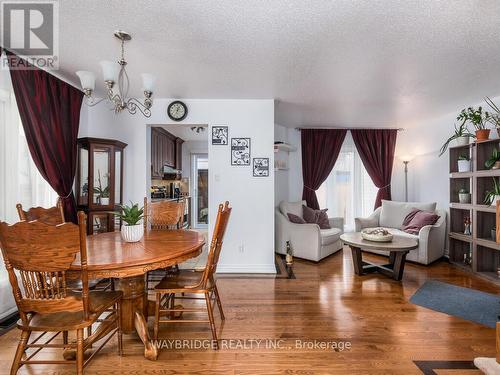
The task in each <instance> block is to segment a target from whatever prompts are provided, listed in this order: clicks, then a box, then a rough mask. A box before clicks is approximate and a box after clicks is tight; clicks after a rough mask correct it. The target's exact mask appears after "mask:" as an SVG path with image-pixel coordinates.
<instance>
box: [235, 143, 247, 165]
mask: <svg viewBox="0 0 500 375" xmlns="http://www.w3.org/2000/svg"><path fill="white" fill-rule="evenodd" d="M231 165H250V138H231Z"/></svg>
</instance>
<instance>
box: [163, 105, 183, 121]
mask: <svg viewBox="0 0 500 375" xmlns="http://www.w3.org/2000/svg"><path fill="white" fill-rule="evenodd" d="M187 114H188V109H187V106H186V104H184V103H183V102H181V101H180V100H176V101H175V102H172V103H170V104H169V105H168V107H167V115H168V117H170V119H172V120H174V121H182V120H184V119H185V118H186V116H187Z"/></svg>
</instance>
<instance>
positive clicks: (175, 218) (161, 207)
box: [143, 197, 186, 230]
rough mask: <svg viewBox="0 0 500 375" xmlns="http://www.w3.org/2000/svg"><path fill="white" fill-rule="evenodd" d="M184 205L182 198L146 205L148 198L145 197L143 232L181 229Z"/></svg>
mask: <svg viewBox="0 0 500 375" xmlns="http://www.w3.org/2000/svg"><path fill="white" fill-rule="evenodd" d="M185 204H186V203H185V201H184V199H182V198H180V199H178V200H161V201H157V202H149V203H148V198H147V197H145V198H144V220H143V222H144V230H147V229H151V230H162V229H163V230H169V229H181V228H182V222H183V218H184V209H185Z"/></svg>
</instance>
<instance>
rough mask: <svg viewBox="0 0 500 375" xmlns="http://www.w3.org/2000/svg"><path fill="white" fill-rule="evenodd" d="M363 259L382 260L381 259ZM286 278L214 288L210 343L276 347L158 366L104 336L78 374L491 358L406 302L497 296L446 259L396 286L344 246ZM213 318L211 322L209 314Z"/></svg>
mask: <svg viewBox="0 0 500 375" xmlns="http://www.w3.org/2000/svg"><path fill="white" fill-rule="evenodd" d="M367 258H368V259H371V260H372V261H378V262H383V258H382V257H378V256H374V255H368V256H367ZM294 274H295V277H296V279H269V278H261V279H249V278H241V279H240V278H221V279H220V280H219V282H218V285H219V290H220V293H221V298H222V301H223V305H224V309H225V314H226V321H225V324H224V325H223V327H221V325H220V324H219V330H220V331H219V332H220V334H219V337H220V338H222V339H225V340H229V339H234V340H244V339H246V340H252V339H253V340H258V339H264V340H266V339H267V340H284V341H282V342H280V343H282V344H283V346H284V348H281V349H270V348H265V347H260V348H256V347H255V344H254V348H253V349H246V348H241V347H240V348H235V349H229V348H226V349H222V350H219V351H212V350H204V349H201V350H195V349H162V350H160V355H159V359H158V361H156V362H150V361H147V360H145V359H144V358H143V357H142V349H141V348H142V345H141V344H140V341H139V339H138V338H137V336H135V335H125V337H124V356H123V357H121V358H120V357H118V356H117V354H116V340H114V339H113V340H111V341H110V343H108V345H107V346H106V347H105V348H104V349H103V351H101V353H100V355H98V356H97V357H96V358H95V359H94V360H93V361H92V362H91V363H90V365H89V366H88V367H87V368H86V369H85V370H86V374H119V373H120V374H169V373H171V374H181V373H182V374H216V373H217V374H371V375H372V374H384V375H387V374H421V371H420V370H419V369H418V368H417V366H416V365H415V364H414V363H413V361H415V360H421V361H425V360H465V361H468V360H472V359H473V358H474V357H477V356H490V357H493V356H495V330H494V329H490V328H487V327H483V326H481V325H478V324H475V323H471V322H467V321H465V320H462V319H459V318H454V317H451V316H448V315H446V314H442V313H438V312H434V311H431V310H428V309H426V308H423V307H419V306H416V305H413V304H411V303H409V302H408V300H409V298H410V297H411V295H412V294H413V293H414V292H415V291H416V290H417V289H418V287H419V286H421V285H422V284H423V283H424V282H425V281H426V280H428V279H437V280H440V281H444V282H450V283H453V284H456V285H459V286H464V287H469V288H475V289H480V290H483V291H486V292H492V293H499V291H498V289H497V287H496V286H495V285H493V284H490V283H488V282H487V281H485V280H482V279H480V278H477V277H474V276H472V275H469V274H467V273H465V272H463V271H461V270H458V269H456V268H453V267H452V266H450V265H449V264H447V263H446V262H439V263H437V264H433V265H431V266H428V267H424V266H420V265H415V264H412V263H407V265H406V269H405V273H404V276H403V281H402V282H401V283H400V282H397V281H394V280H391V279H388V278H386V277H383V276H381V275H379V274H372V275H367V276H363V277H358V276H355V275H354V273H353V268H352V259H351V255H350V251H348V249H347V248H346V249H344V251H343V252H339V253H337V254H335V255H333V256H331V257H329V258H327V259H325V260H323V261H322V262H320V263H318V264H315V263H311V262H307V261H300V260H296V262H295V264H294ZM216 320H217V321H218V322H220V320H219V315H218V313H217V314H216ZM151 322H152V321H151V319H150V324H151ZM18 337H19V333H18V331H17V329H14V330H12V331H10V332H8V333H7V334H5V335H4V336H2V337H0V374H5V373H8V369H9V368H10V365H11V360H12V358H13V356H14V352H15V347H16V344H17V340H18ZM160 337H166V338H170V339H172V338H179V339H208V338H209V337H210V330H209V327H208V325H204V324H200V325H196V326H193V325H176V326H164V327H162V330H161V332H160ZM295 340H303V341H309V342H311V341H313V340H318V341H320V342H331V341H343V342H346V341H348V342H350V343H351V346H352V347H351V349H350V350H344V351H334V350H331V349H330V350H322V349H296V348H295V347H294V344H295ZM226 342H227V343H229V341H226ZM234 342H235V343H238V342H239V341H234ZM249 343H250V341H246V345H247V346H249V345H250V344H249ZM228 345H229V344H228ZM235 345H236V344H235ZM48 356H58V354H57V353H48ZM73 371H74V370H73V367H72V366H52V367H49V368H48V367H40V366H31V367H26V366H25V367H23V368H21V370H20V371H19V373H20V374H71V373H73ZM436 373H440V374H445V373H446V374H474V373H479V372H476V371H474V370H463V371H459V370H439V371H437V372H436Z"/></svg>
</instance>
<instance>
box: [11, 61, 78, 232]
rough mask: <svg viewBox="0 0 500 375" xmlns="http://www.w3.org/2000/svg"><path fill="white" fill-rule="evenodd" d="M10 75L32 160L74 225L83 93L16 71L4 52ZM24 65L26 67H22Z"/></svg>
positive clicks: (37, 72) (35, 72) (37, 73)
mask: <svg viewBox="0 0 500 375" xmlns="http://www.w3.org/2000/svg"><path fill="white" fill-rule="evenodd" d="M7 55H8V57H9V65H10V67H11V69H10V75H11V78H12V85H13V87H14V94H15V96H16V101H17V106H18V108H19V114H20V116H21V121H22V123H23V128H24V133H25V134H26V139H27V141H28V147H29V150H30V153H31V157H32V158H33V161H34V162H35V165H36V166H37V168H38V170H39V171H40V173H41V175H42V176H43V177H44V178H45V180H47V182H48V183H49V184H50V186H52V188H53V189H54V190H55V191H56V192H57V194H59V196H60V197H61V199H62V202H63V207H64V213H65V216H66V220H68V221H70V220H71V221H73V222H75V223H76V222H77V218H76V202H75V197H74V195H73V191H72V190H73V180H74V178H75V171H76V157H77V138H78V127H79V124H80V109H81V104H82V100H83V93H82V92H81V91H79V90H78V89H76V88H75V87H73V86H71V85H69V84H67V83H66V82H64V81H62V80H60V79H59V78H57V77H55V76H53V75H51V74H49V73H47V72H45V71H44V70H41V69H38V68H36V67H34V66H30V68H31V69H27V70H26V69H25V70H17V69H12V67H13V66H14V67H15V66H16V65H19V64H18V63H17V62H16V61H17V60H18V59H20V57H18V56H16V55H13V54H12V53H11V52H9V51H7ZM25 64H27V63H25Z"/></svg>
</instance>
